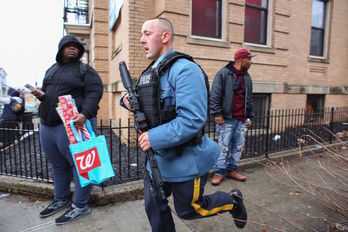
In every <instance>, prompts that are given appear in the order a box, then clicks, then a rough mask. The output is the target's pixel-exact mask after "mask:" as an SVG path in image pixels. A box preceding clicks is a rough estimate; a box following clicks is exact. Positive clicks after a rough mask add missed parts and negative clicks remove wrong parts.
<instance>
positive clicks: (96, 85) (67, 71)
mask: <svg viewBox="0 0 348 232" xmlns="http://www.w3.org/2000/svg"><path fill="white" fill-rule="evenodd" d="M67 43H74V44H76V45H77V46H78V48H79V51H80V52H79V57H78V58H77V59H76V60H75V61H73V62H69V63H63V55H62V53H63V48H64V45H66V44H67ZM84 52H85V49H84V47H83V45H82V44H81V42H80V41H79V40H78V39H77V38H76V37H74V36H72V35H66V36H64V37H63V38H62V39H61V41H60V42H59V45H58V53H57V56H56V61H57V63H56V64H54V65H53V66H52V67H51V68H49V69H48V70H47V72H46V75H45V78H44V80H43V85H42V91H43V92H44V93H45V95H44V96H43V98H42V100H41V104H40V106H39V115H40V119H41V123H42V124H44V125H46V126H57V125H59V124H61V123H62V120H61V119H60V118H59V116H58V113H57V111H56V107H57V103H58V97H59V96H63V95H71V96H72V98H73V99H74V100H75V103H76V106H77V108H78V111H79V113H81V114H83V115H84V116H85V117H86V118H92V117H95V116H96V115H97V111H98V109H99V107H98V103H99V101H100V99H101V97H102V95H103V83H102V81H101V79H100V77H99V75H98V73H97V72H96V71H95V70H94V69H93V68H92V67H91V66H89V65H87V64H84V65H85V66H84V67H85V71H84V72H81V70H80V69H81V62H80V60H79V59H80V58H81V57H82V55H83V53H84Z"/></svg>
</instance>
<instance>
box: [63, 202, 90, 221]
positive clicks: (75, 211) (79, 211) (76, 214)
mask: <svg viewBox="0 0 348 232" xmlns="http://www.w3.org/2000/svg"><path fill="white" fill-rule="evenodd" d="M91 211H92V210H91V208H89V207H88V205H85V207H83V208H79V207H77V206H75V205H74V204H72V206H71V207H70V209H68V210H67V211H66V212H65V213H64V214H63V215H62V216H60V217H59V218H57V219H56V224H57V225H63V224H67V223H69V222H72V221H74V220H76V219H78V218H80V217H81V216H83V215H86V214H88V213H90V212H91Z"/></svg>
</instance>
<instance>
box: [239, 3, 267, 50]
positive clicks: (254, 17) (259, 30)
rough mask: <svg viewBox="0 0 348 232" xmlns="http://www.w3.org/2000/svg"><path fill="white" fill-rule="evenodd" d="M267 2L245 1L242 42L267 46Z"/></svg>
mask: <svg viewBox="0 0 348 232" xmlns="http://www.w3.org/2000/svg"><path fill="white" fill-rule="evenodd" d="M267 24H268V0H246V1H245V23H244V41H245V42H248V43H255V44H263V45H267Z"/></svg>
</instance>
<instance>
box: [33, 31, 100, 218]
mask: <svg viewBox="0 0 348 232" xmlns="http://www.w3.org/2000/svg"><path fill="white" fill-rule="evenodd" d="M84 52H85V49H84V47H83V45H82V44H81V42H80V41H79V40H78V39H77V38H76V37H74V36H72V35H66V36H64V37H63V38H62V39H61V41H60V42H59V45H58V53H57V56H56V61H57V63H55V64H54V65H52V67H51V68H49V69H48V70H47V72H46V75H45V78H44V80H43V85H42V91H40V90H39V89H35V90H33V91H32V93H33V94H34V95H35V96H36V97H37V98H38V99H39V100H40V101H41V104H40V107H39V115H40V141H41V144H42V147H43V150H44V152H45V154H46V156H47V159H48V160H49V162H50V163H51V164H52V175H53V181H54V200H53V202H52V203H51V204H50V205H49V206H48V207H47V208H46V209H44V210H43V211H42V212H40V216H41V217H48V216H50V215H52V214H54V213H56V212H58V211H59V210H61V209H63V208H65V207H68V206H70V205H71V203H70V200H69V198H70V182H71V180H72V176H74V183H75V190H74V196H73V202H72V205H71V207H70V208H69V209H68V211H66V212H65V213H64V214H63V215H62V216H60V217H58V218H57V219H56V223H57V224H65V223H68V222H70V221H72V220H75V219H77V218H79V217H80V216H82V215H85V214H87V213H89V212H91V209H90V208H89V207H88V205H87V202H88V199H89V196H90V194H91V188H92V186H90V185H89V186H86V187H84V188H82V187H81V186H80V183H79V180H78V175H77V172H76V168H75V167H74V162H73V160H72V156H71V153H70V150H69V139H68V136H67V133H66V131H65V127H64V125H63V122H62V120H61V119H60V117H59V115H58V113H57V111H56V107H57V103H58V97H59V96H63V95H71V96H72V98H73V99H74V100H75V104H76V106H77V108H78V112H79V113H78V114H77V115H74V117H73V121H74V125H75V127H76V129H79V128H80V127H82V126H83V125H84V123H85V121H86V119H89V120H90V121H91V124H92V127H93V129H94V131H95V130H96V127H97V119H96V116H97V111H98V109H99V107H98V103H99V101H100V99H101V97H102V94H103V84H102V81H101V79H100V77H99V75H98V73H97V72H96V71H95V70H94V69H93V68H92V67H91V66H89V65H87V64H83V63H81V61H80V58H81V57H82V55H83V53H84Z"/></svg>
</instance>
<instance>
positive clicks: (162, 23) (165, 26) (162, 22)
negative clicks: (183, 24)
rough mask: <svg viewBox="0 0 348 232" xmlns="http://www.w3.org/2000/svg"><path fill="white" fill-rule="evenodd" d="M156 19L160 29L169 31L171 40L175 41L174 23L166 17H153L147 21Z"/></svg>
mask: <svg viewBox="0 0 348 232" xmlns="http://www.w3.org/2000/svg"><path fill="white" fill-rule="evenodd" d="M150 20H154V21H156V23H157V26H158V28H159V29H160V31H161V32H162V33H163V32H169V34H170V42H171V43H173V40H174V27H173V24H172V23H171V22H170V21H169V20H168V19H166V18H160V17H159V18H152V19H149V20H147V21H150Z"/></svg>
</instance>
